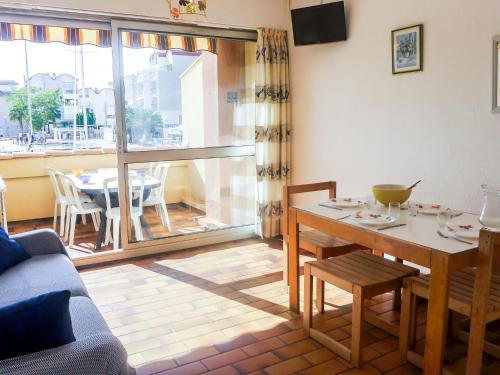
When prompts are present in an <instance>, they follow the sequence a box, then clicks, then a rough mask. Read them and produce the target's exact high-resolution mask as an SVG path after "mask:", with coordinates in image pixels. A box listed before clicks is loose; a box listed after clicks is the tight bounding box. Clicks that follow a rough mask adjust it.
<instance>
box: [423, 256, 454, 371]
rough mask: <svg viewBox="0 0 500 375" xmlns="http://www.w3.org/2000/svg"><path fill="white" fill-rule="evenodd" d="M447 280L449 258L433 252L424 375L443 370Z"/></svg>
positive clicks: (446, 317)
mask: <svg viewBox="0 0 500 375" xmlns="http://www.w3.org/2000/svg"><path fill="white" fill-rule="evenodd" d="M449 278H450V262H449V257H448V256H447V254H444V253H441V252H438V251H433V252H432V256H431V280H430V289H429V305H428V308H427V327H426V335H425V352H424V374H427V375H432V374H436V375H438V374H439V375H440V374H441V372H442V368H443V357H444V350H445V339H446V328H447V319H448V292H449Z"/></svg>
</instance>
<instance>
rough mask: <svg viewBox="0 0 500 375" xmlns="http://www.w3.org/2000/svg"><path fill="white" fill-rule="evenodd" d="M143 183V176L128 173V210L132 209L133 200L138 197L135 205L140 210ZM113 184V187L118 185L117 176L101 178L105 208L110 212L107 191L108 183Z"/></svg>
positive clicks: (109, 200)
mask: <svg viewBox="0 0 500 375" xmlns="http://www.w3.org/2000/svg"><path fill="white" fill-rule="evenodd" d="M144 183H145V178H144V177H143V176H133V175H129V177H128V197H129V205H130V211H132V205H133V201H134V200H135V199H138V202H139V203H138V205H137V206H135V207H139V211H140V212H142V207H143V201H144ZM111 184H113V185H114V186H115V187H116V186H118V177H111V178H107V179H105V180H103V187H104V198H105V200H106V210H107V211H109V212H111V208H112V206H111V197H110V192H109V189H110V188H109V185H111Z"/></svg>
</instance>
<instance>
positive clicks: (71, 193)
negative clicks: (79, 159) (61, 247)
mask: <svg viewBox="0 0 500 375" xmlns="http://www.w3.org/2000/svg"><path fill="white" fill-rule="evenodd" d="M56 176H58V177H59V178H60V180H61V182H62V186H63V189H64V194H65V195H66V199H67V201H68V216H69V218H68V219H67V220H66V231H65V232H66V235H65V237H64V240H65V241H68V234H69V247H72V246H73V244H74V240H75V229H76V219H77V217H78V215H81V216H82V222H83V223H85V221H84V219H85V215H90V216H91V217H92V222H93V223H94V229H95V231H96V232H97V231H98V230H99V223H100V215H99V214H100V213H101V212H102V208H101V207H99V206H98V205H97V204H95V203H94V202H82V201H81V200H80V194H78V189H77V188H76V185H75V183H74V182H73V180H72V179H71V178H69V177H68V176H65V175H64V174H62V173H60V172H57V173H56Z"/></svg>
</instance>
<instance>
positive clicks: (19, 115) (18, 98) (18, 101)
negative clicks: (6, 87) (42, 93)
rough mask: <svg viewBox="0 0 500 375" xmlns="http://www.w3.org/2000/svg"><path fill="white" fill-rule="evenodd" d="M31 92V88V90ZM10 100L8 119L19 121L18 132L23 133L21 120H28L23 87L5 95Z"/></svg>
mask: <svg viewBox="0 0 500 375" xmlns="http://www.w3.org/2000/svg"><path fill="white" fill-rule="evenodd" d="M31 92H33V90H31ZM7 101H8V102H10V103H11V104H10V108H9V119H10V121H17V122H18V123H19V133H23V121H26V122H27V121H29V113H28V96H27V90H26V88H25V87H21V88H19V89H17V90H14V91H12V92H11V93H10V94H9V96H8V97H7Z"/></svg>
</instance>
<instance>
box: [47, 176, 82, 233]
mask: <svg viewBox="0 0 500 375" xmlns="http://www.w3.org/2000/svg"><path fill="white" fill-rule="evenodd" d="M46 169H47V173H48V175H49V177H50V182H51V184H52V188H53V189H54V194H55V196H56V199H55V202H54V224H53V229H54V231H56V228H57V214H58V206H60V208H61V211H60V217H61V224H60V228H59V235H60V236H64V234H65V227H66V226H65V220H66V211H67V208H68V199H67V198H66V195H65V194H63V192H62V191H61V187H60V184H59V181H58V177H57V174H58V173H60V172H59V171H58V170H56V169H54V168H52V167H46ZM79 196H80V201H81V202H85V203H87V202H91V201H92V199H91V198H90V197H89V196H88V195H87V194H84V193H79Z"/></svg>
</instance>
